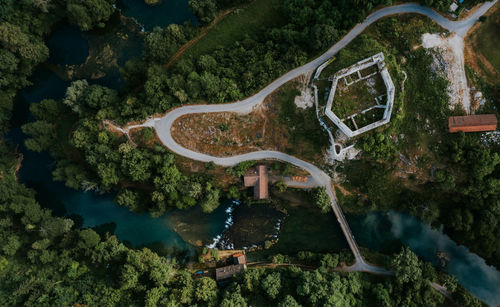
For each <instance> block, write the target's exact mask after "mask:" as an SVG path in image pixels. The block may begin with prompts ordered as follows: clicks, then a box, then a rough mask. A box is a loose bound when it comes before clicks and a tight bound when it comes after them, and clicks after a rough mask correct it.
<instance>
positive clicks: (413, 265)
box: [392, 247, 422, 288]
mask: <svg viewBox="0 0 500 307" xmlns="http://www.w3.org/2000/svg"><path fill="white" fill-rule="evenodd" d="M392 268H393V269H394V272H395V273H396V281H397V282H398V283H399V284H411V285H412V286H413V287H415V288H419V287H420V284H421V283H422V269H421V268H420V260H419V259H418V257H417V255H415V253H413V252H412V251H411V250H410V249H409V248H408V247H403V249H402V250H401V252H400V253H399V254H397V255H395V256H394V258H393V260H392Z"/></svg>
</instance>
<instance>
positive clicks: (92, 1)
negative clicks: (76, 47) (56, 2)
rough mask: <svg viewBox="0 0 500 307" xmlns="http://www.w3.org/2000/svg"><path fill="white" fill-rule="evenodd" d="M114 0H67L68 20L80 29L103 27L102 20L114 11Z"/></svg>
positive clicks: (87, 29)
mask: <svg viewBox="0 0 500 307" xmlns="http://www.w3.org/2000/svg"><path fill="white" fill-rule="evenodd" d="M114 3H115V0H86V1H79V0H68V1H67V5H66V14H67V16H68V20H69V22H71V23H73V24H75V25H77V26H78V27H79V28H80V29H81V30H82V31H89V30H92V29H93V28H94V27H96V26H98V27H100V28H102V27H104V22H105V21H107V20H108V19H109V17H110V16H111V14H113V12H114V11H115V9H114V7H113V4H114Z"/></svg>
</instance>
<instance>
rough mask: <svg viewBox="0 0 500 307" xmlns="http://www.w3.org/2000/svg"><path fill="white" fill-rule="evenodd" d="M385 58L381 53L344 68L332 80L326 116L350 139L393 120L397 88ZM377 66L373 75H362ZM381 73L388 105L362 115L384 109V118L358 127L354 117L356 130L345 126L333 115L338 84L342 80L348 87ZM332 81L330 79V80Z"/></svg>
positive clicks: (378, 105)
mask: <svg viewBox="0 0 500 307" xmlns="http://www.w3.org/2000/svg"><path fill="white" fill-rule="evenodd" d="M384 60H385V58H384V54H383V53H382V52H381V53H378V54H376V55H374V56H371V57H369V58H367V59H364V60H362V61H359V62H358V63H356V64H354V65H352V66H350V67H347V68H344V69H342V70H340V71H338V72H337V73H335V75H333V77H332V78H331V80H332V87H331V89H330V94H329V96H328V100H327V103H326V108H325V115H326V116H327V117H328V118H329V119H330V120H331V121H332V122H333V123H334V124H335V125H336V126H337V127H338V128H339V129H340V130H341V131H342V132H343V133H344V134H345V135H346V136H347V137H348V138H352V137H355V136H357V135H360V134H362V133H364V132H367V131H369V130H372V129H375V128H377V127H380V126H382V125H385V124H387V123H388V122H389V121H390V120H391V113H392V106H393V104H394V91H395V88H394V83H393V82H392V79H391V76H390V75H389V71H388V70H387V67H386V65H385V61H384ZM374 65H376V66H377V71H375V72H373V73H371V74H368V75H366V76H363V75H361V71H362V70H364V69H366V68H369V67H371V66H374ZM378 73H380V75H381V77H382V79H383V80H384V84H385V87H386V88H387V92H386V94H387V95H386V97H387V100H386V104H385V105H381V104H377V105H374V106H372V107H370V108H368V109H366V110H363V111H361V113H365V112H368V111H370V110H372V109H374V108H384V109H385V110H384V114H383V116H382V118H381V119H380V120H378V121H376V122H374V123H371V124H369V125H366V126H364V127H359V128H358V127H357V125H356V122H355V121H354V119H353V116H351V117H349V119H350V120H352V121H353V123H354V126H355V127H356V129H354V130H352V129H351V128H349V127H348V126H347V125H346V124H344V122H343V120H342V119H340V118H339V117H338V116H337V115H336V114H335V113H333V111H332V104H333V102H334V98H335V90H336V89H337V83H338V82H339V81H340V80H343V81H344V82H345V83H346V85H347V86H349V85H352V84H353V83H356V82H359V81H362V80H365V79H368V78H370V77H371V76H373V75H376V74H378ZM329 80H330V79H329ZM381 100H382V99H381V97H378V99H377V103H379V102H380V101H381Z"/></svg>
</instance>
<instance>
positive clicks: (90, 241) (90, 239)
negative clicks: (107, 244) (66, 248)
mask: <svg viewBox="0 0 500 307" xmlns="http://www.w3.org/2000/svg"><path fill="white" fill-rule="evenodd" d="M100 241H101V237H100V236H99V234H97V232H95V231H94V230H92V229H84V230H82V231H80V241H79V242H78V246H79V247H80V248H83V249H92V248H93V247H95V246H96V245H97V244H99V242H100Z"/></svg>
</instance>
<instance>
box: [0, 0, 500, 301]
mask: <svg viewBox="0 0 500 307" xmlns="http://www.w3.org/2000/svg"><path fill="white" fill-rule="evenodd" d="M142 2H143V1H139V0H129V1H126V0H122V1H121V2H120V4H119V7H121V8H122V13H123V14H125V15H127V14H130V16H132V17H135V18H136V19H137V20H138V21H139V22H141V23H143V24H144V26H145V28H146V29H148V30H149V29H151V28H152V27H153V26H154V25H161V26H165V25H168V24H170V23H172V22H183V21H187V20H192V21H194V20H195V19H193V18H194V16H193V15H192V14H190V13H189V11H187V12H188V13H186V9H187V5H186V2H187V1H185V0H178V1H168V0H164V2H163V4H162V5H160V6H158V7H153V8H151V7H145V6H144V5H143V3H142ZM180 4H183V6H182V5H181V6H182V8H179V7H178V6H177V7H176V5H180ZM176 8H177V9H178V10H179V11H180V12H181V14H176V13H175V12H176V11H175V10H176ZM146 12H147V13H146ZM167 13H168V14H167ZM170 17H172V18H171V19H169V18H170ZM122 22H123V21H119V22H118V24H121V23H122ZM118 24H117V25H116V26H119V25H118ZM109 31H112V29H110V30H109ZM107 33H109V32H107ZM105 35H106V33H87V34H82V33H81V32H79V31H78V30H77V29H76V28H74V27H70V26H67V25H61V27H59V28H57V29H56V30H55V31H54V32H53V33H52V34H51V35H50V37H49V38H48V40H47V44H48V45H49V48H50V50H51V57H50V59H49V61H48V62H49V63H48V64H43V65H41V66H39V67H38V69H37V70H36V72H35V74H34V75H33V76H32V78H31V81H32V82H33V86H31V87H28V88H26V89H24V90H23V91H21V92H20V94H19V95H18V98H17V100H18V101H17V102H16V106H15V112H14V113H15V114H14V117H13V120H12V125H11V126H12V130H11V131H10V132H9V134H8V135H7V139H8V140H9V141H10V142H11V143H13V144H17V145H18V146H19V148H18V150H19V151H20V152H21V153H22V154H23V163H22V167H21V169H20V173H19V178H20V180H21V181H22V182H23V183H25V184H26V185H27V186H29V187H31V188H34V189H35V190H36V191H37V192H38V194H37V199H38V200H39V202H40V203H41V204H42V205H43V206H47V207H50V208H51V209H53V210H54V212H55V213H56V214H59V215H72V214H73V215H74V214H76V215H79V216H80V217H81V218H82V224H81V226H82V227H95V226H99V225H103V224H105V225H106V226H107V227H106V230H107V231H111V232H113V233H114V234H116V235H117V236H118V238H119V239H120V240H122V241H124V242H126V243H127V244H130V245H131V246H134V247H139V246H149V247H152V248H154V249H155V250H157V251H159V252H161V253H162V254H164V255H173V254H175V255H184V256H190V255H194V253H195V248H196V247H195V246H200V245H209V244H213V243H214V239H216V241H217V240H218V241H217V242H219V244H222V243H224V244H225V246H230V247H235V248H241V247H250V246H251V245H253V244H257V243H263V241H264V240H273V239H276V236H277V235H278V233H279V234H280V240H279V241H278V243H277V244H276V245H275V247H274V248H275V250H276V251H279V252H282V253H296V252H297V251H299V250H304V249H308V250H312V251H316V252H322V251H326V252H335V251H339V250H341V249H345V248H347V243H346V242H345V238H343V235H342V232H341V231H340V228H339V226H338V224H337V221H336V219H335V217H334V215H333V214H321V213H320V212H319V211H318V210H315V209H311V208H307V207H302V208H301V207H293V206H291V207H290V208H288V210H287V211H288V212H287V216H286V217H285V216H284V215H283V214H282V213H281V212H279V211H277V210H274V209H272V208H268V207H266V206H265V205H253V206H251V207H249V206H247V205H244V204H239V203H235V202H233V201H229V200H228V201H224V202H223V204H222V205H221V206H220V207H219V208H218V209H217V210H216V211H215V212H213V213H212V214H209V215H207V214H202V213H201V210H200V209H199V208H198V207H196V208H192V209H190V210H189V211H179V210H172V211H169V212H167V214H165V215H164V216H162V217H160V218H152V217H151V216H150V215H149V214H136V213H132V212H130V211H129V210H128V209H126V208H122V207H119V206H118V205H116V203H114V202H113V195H111V194H106V195H100V194H96V193H91V192H83V191H76V190H72V189H69V188H67V187H65V186H64V184H63V183H60V182H54V181H53V180H52V174H51V173H52V170H53V169H54V165H55V161H54V160H53V159H52V158H51V157H50V156H49V155H48V154H47V153H34V152H30V151H28V150H26V148H25V147H24V145H23V143H24V139H25V135H23V134H22V132H21V130H20V126H21V125H22V124H24V123H26V122H29V121H32V120H33V117H32V116H31V114H30V113H29V110H28V107H29V104H30V103H33V102H39V101H40V100H42V99H45V98H54V99H59V98H61V97H63V96H64V93H65V90H66V87H67V86H68V85H69V83H70V81H68V80H63V79H61V78H60V75H58V74H56V73H55V72H54V65H55V66H58V67H61V66H64V65H70V66H71V65H73V66H75V65H76V66H78V65H80V64H82V63H84V62H85V61H86V59H87V58H88V56H89V46H94V45H99V38H101V40H104V39H105V40H108V39H109V38H108V37H106V36H105ZM130 37H133V39H131V40H132V41H131V42H125V44H124V45H123V46H125V47H123V48H127V50H126V52H119V53H115V54H117V55H118V61H117V62H118V64H119V65H123V63H124V62H125V61H126V60H128V59H130V58H132V57H135V56H140V54H141V50H140V47H141V43H140V42H141V37H140V36H137V35H136V36H133V35H131V36H130ZM68 42H69V43H68ZM49 68H51V69H49ZM104 73H105V74H104V75H103V76H102V77H99V78H95V79H93V80H91V82H92V83H98V84H103V85H106V86H110V87H113V88H115V89H116V90H120V88H121V87H122V86H123V81H122V80H121V79H120V78H121V77H120V76H119V72H118V68H117V67H116V66H114V67H110V68H109V70H106V71H105V72H104ZM117 74H118V75H117ZM347 219H348V221H349V223H350V225H351V228H352V230H353V233H354V235H355V237H356V239H357V241H358V243H359V244H360V245H361V246H363V247H368V248H371V249H374V250H382V251H384V250H385V251H387V250H390V249H391V245H392V244H395V243H394V242H397V241H398V240H399V241H400V242H402V243H403V244H405V245H408V246H409V247H410V248H411V249H412V250H413V251H414V252H415V253H417V254H418V255H419V256H421V257H422V258H423V259H425V260H428V261H431V262H433V263H434V264H435V265H436V266H439V265H440V260H439V258H438V257H437V256H436V254H437V252H443V253H445V254H446V255H447V256H448V257H449V259H450V261H449V262H448V263H447V265H446V266H445V267H444V269H445V270H446V271H447V272H449V273H450V274H452V275H454V276H456V277H457V279H458V281H459V282H460V284H462V285H463V286H464V287H465V288H467V289H468V290H469V291H470V292H471V293H473V294H474V295H476V296H477V297H478V298H480V299H481V300H483V301H485V302H487V303H488V304H490V305H495V304H500V286H499V285H500V272H499V271H498V270H496V269H495V268H494V267H491V266H488V265H487V264H486V263H485V262H484V260H483V259H482V258H480V257H479V256H477V255H476V254H474V253H471V252H470V251H469V250H468V249H467V248H466V247H464V246H458V245H457V244H456V243H455V242H454V241H453V240H451V239H450V238H449V237H448V236H447V235H445V234H443V233H442V232H440V231H437V230H434V229H432V228H431V227H430V226H428V225H426V224H424V223H422V222H421V221H419V220H417V219H415V218H413V217H411V216H408V215H405V214H401V213H397V212H394V211H388V212H378V213H368V214H365V215H361V216H353V215H351V216H349V215H348V216H347ZM255 228H259V229H261V228H262V229H261V230H262V231H260V232H255V231H254V229H255ZM218 237H219V238H218ZM217 238H218V239H217ZM217 242H215V243H217Z"/></svg>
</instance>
